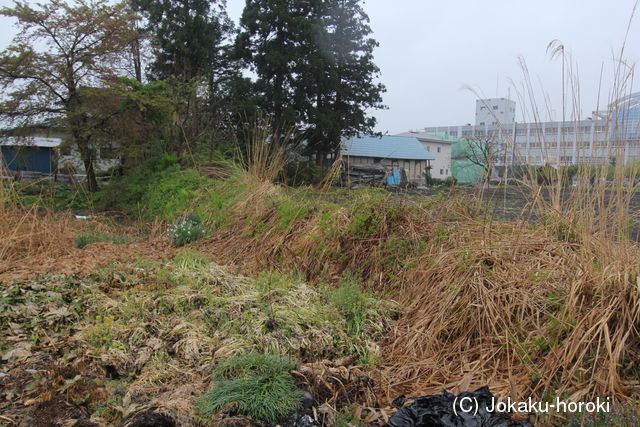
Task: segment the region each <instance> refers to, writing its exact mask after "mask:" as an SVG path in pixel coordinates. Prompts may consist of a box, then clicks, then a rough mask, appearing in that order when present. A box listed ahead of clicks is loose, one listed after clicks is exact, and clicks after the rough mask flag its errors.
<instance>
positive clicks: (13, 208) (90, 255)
mask: <svg viewBox="0 0 640 427" xmlns="http://www.w3.org/2000/svg"><path fill="white" fill-rule="evenodd" d="M89 229H91V230H94V231H98V232H104V233H109V232H118V233H121V234H127V235H130V236H134V235H140V231H139V230H138V229H137V228H136V227H135V226H132V227H115V226H113V225H110V224H109V223H108V222H107V221H103V219H101V218H96V219H92V220H89V221H87V220H82V219H76V218H75V217H74V216H73V215H71V214H69V213H68V212H59V213H56V212H52V211H49V210H46V209H43V208H41V207H39V206H38V205H36V204H34V205H31V206H28V207H27V206H24V205H23V204H22V203H21V200H20V198H19V197H18V195H17V194H16V192H15V191H14V189H13V187H12V186H11V184H7V183H6V182H1V181H0V280H4V281H7V282H9V281H13V280H23V279H27V278H29V277H33V276H34V275H36V274H42V273H65V274H89V273H91V272H92V271H93V270H95V269H96V268H97V267H98V266H101V265H105V264H106V263H108V262H109V261H111V260H113V259H124V258H127V257H131V256H133V254H136V253H144V254H146V255H147V256H150V257H152V258H158V257H161V256H163V255H164V254H165V253H166V252H167V251H170V250H171V249H170V248H169V245H168V243H166V242H165V240H166V239H165V238H164V236H161V235H159V233H158V232H157V226H155V227H153V229H152V230H151V235H150V238H149V239H146V238H141V239H138V240H140V241H138V242H132V243H127V244H124V245H114V244H112V243H107V242H98V243H94V244H91V245H88V246H87V247H85V248H83V249H78V248H75V247H74V245H73V241H74V238H75V237H76V236H77V235H79V234H81V233H83V232H84V231H86V230H89Z"/></svg>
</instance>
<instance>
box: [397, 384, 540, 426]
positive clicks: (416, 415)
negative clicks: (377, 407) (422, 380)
mask: <svg viewBox="0 0 640 427" xmlns="http://www.w3.org/2000/svg"><path fill="white" fill-rule="evenodd" d="M493 399H494V397H493V395H492V394H491V392H490V391H489V387H481V388H479V389H477V390H476V391H473V392H469V391H465V392H462V393H460V394H459V395H458V396H455V395H453V394H452V393H449V392H447V391H445V392H443V393H442V394H434V395H430V396H423V397H418V398H415V399H412V400H413V402H412V403H411V405H408V406H404V407H401V408H400V409H398V411H396V413H395V414H393V416H392V417H391V418H390V419H389V424H390V425H391V426H393V427H423V426H424V427H426V426H443V427H461V426H465V427H466V426H469V427H476V426H477V427H480V426H482V427H485V426H491V427H511V426H523V427H528V426H532V424H531V423H529V422H528V421H514V420H512V419H511V416H510V415H509V414H506V413H501V412H495V411H494V412H489V409H492V408H493V406H494V401H493ZM405 402H406V399H404V397H400V398H397V399H396V400H394V401H393V403H394V405H396V406H402V405H403V404H404V403H405Z"/></svg>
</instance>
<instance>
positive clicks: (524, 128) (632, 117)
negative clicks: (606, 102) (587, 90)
mask: <svg viewBox="0 0 640 427" xmlns="http://www.w3.org/2000/svg"><path fill="white" fill-rule="evenodd" d="M498 101H500V102H498ZM482 107H485V108H482ZM487 107H490V108H487ZM494 107H497V108H496V109H494ZM495 112H497V113H498V114H495ZM502 113H504V114H502ZM476 122H477V124H476V125H469V124H467V125H464V126H437V127H427V128H424V129H423V130H421V132H423V133H425V134H430V135H442V136H449V137H453V138H465V139H477V140H484V141H487V142H490V143H491V144H493V147H494V150H493V153H494V154H495V158H494V159H492V160H493V162H494V165H495V166H496V167H501V166H505V165H509V166H511V165H524V164H528V165H552V166H567V165H575V164H607V163H609V164H614V163H615V162H617V161H623V162H624V164H628V163H630V162H633V161H637V160H640V132H638V129H639V124H640V93H635V94H632V95H629V96H627V97H624V98H622V99H619V100H617V101H616V102H614V103H613V104H612V105H611V106H610V107H609V109H608V111H607V112H598V111H594V112H593V117H591V118H588V119H585V120H572V121H564V122H562V121H548V122H529V123H517V122H516V121H515V102H513V101H510V100H508V99H504V98H498V99H485V100H478V101H476Z"/></svg>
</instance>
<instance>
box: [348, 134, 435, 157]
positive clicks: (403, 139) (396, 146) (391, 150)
mask: <svg viewBox="0 0 640 427" xmlns="http://www.w3.org/2000/svg"><path fill="white" fill-rule="evenodd" d="M342 155H343V156H358V157H376V158H380V159H404V160H435V157H433V155H431V153H429V152H428V151H427V150H425V149H424V147H423V146H422V144H421V143H420V141H418V140H417V139H416V138H414V137H410V136H391V135H383V136H382V137H379V136H374V135H359V136H356V137H353V138H351V139H346V140H343V141H342Z"/></svg>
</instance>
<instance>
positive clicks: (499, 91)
mask: <svg viewBox="0 0 640 427" xmlns="http://www.w3.org/2000/svg"><path fill="white" fill-rule="evenodd" d="M634 2H635V0H609V1H603V0H530V1H524V0H484V1H478V0H440V1H435V0H396V1H389V0H368V1H366V2H365V4H364V8H365V10H366V12H367V13H368V14H369V17H370V18H371V27H372V29H373V36H374V37H375V38H376V39H377V40H378V42H379V43H380V47H379V48H378V49H377V50H376V52H375V60H376V63H377V64H378V66H379V67H380V68H381V70H382V76H381V81H382V82H383V83H384V84H385V85H386V86H387V93H386V94H385V95H384V101H385V104H386V105H387V106H388V107H389V109H388V110H385V111H377V112H374V114H375V116H376V117H377V118H378V127H377V130H379V131H382V132H387V131H388V132H390V133H392V134H394V133H398V132H403V131H406V130H408V129H415V128H420V127H425V126H446V125H460V124H465V123H473V122H474V113H475V98H476V96H475V95H474V94H473V93H472V92H470V91H469V90H467V89H464V87H465V86H471V87H473V88H475V89H476V90H477V91H479V92H480V93H482V94H484V95H485V96H486V97H495V96H500V97H502V96H504V97H506V96H507V95H508V94H509V91H508V89H509V88H510V87H512V86H511V84H510V83H509V81H510V80H513V81H515V82H520V81H522V78H523V74H522V71H521V69H520V67H519V65H518V56H522V57H523V58H524V59H525V60H526V62H527V65H528V68H529V70H530V72H531V73H532V75H533V77H534V78H533V82H534V84H535V85H536V86H538V81H540V82H542V85H543V86H544V89H545V91H546V92H547V93H548V94H549V97H550V99H551V104H552V107H553V108H554V109H555V110H556V112H555V115H556V117H555V118H559V116H560V114H561V113H560V112H559V111H560V110H561V101H560V99H561V95H560V93H561V90H560V89H561V86H562V85H561V68H560V62H559V61H558V60H555V61H554V60H551V59H550V58H549V56H548V55H547V53H546V47H547V44H548V43H549V42H550V41H551V40H554V39H558V40H560V41H562V43H563V44H564V45H565V47H566V50H567V52H570V53H571V54H572V56H573V57H574V59H575V62H576V63H577V66H578V70H579V77H580V88H581V89H580V94H581V108H582V111H583V114H582V116H583V117H587V116H589V115H590V114H591V111H592V110H593V109H595V108H596V101H597V95H598V82H599V79H600V70H601V67H602V64H603V63H604V79H603V89H607V88H608V87H609V85H610V84H611V80H612V79H611V75H612V70H613V68H614V62H613V56H614V53H615V54H616V55H617V53H618V52H619V50H620V47H621V45H622V42H623V40H624V34H625V31H626V28H627V24H628V22H629V18H630V16H631V11H632V9H633V5H634ZM244 3H245V2H244V0H227V5H228V13H229V16H230V17H231V18H232V19H234V20H235V21H236V22H237V20H238V18H239V16H240V14H241V12H242V8H243V7H244ZM0 4H1V5H3V6H5V5H9V4H11V1H9V0H0ZM639 15H640V12H639ZM638 19H640V16H636V19H634V22H633V23H632V26H631V31H630V34H629V39H628V42H627V46H626V55H625V58H626V59H627V60H628V61H630V62H632V63H635V62H636V61H637V60H638V59H639V56H640V23H638ZM14 32H15V29H14V28H13V27H12V26H11V22H10V21H9V20H7V19H6V18H5V19H0V46H1V47H3V48H4V47H5V46H6V45H7V44H8V42H9V41H10V40H11V37H12V36H13V34H14ZM511 97H512V98H514V99H517V98H516V95H515V93H514V89H511ZM605 98H606V95H605ZM518 111H520V107H519V108H518ZM544 118H545V119H546V117H544ZM516 120H522V117H518V116H517V117H516Z"/></svg>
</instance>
